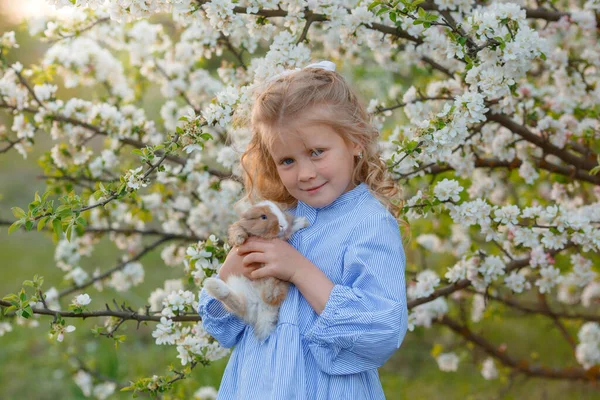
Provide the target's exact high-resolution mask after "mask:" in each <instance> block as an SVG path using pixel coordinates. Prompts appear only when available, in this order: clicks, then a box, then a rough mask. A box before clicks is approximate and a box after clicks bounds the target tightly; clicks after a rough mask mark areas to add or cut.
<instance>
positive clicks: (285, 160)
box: [281, 158, 294, 165]
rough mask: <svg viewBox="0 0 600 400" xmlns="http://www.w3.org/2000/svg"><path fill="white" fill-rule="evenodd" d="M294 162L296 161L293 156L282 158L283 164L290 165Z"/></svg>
mask: <svg viewBox="0 0 600 400" xmlns="http://www.w3.org/2000/svg"><path fill="white" fill-rule="evenodd" d="M288 161H290V162H289V163H288ZM293 162H294V160H292V159H291V158H285V159H283V160H281V164H283V165H290V164H291V163H293Z"/></svg>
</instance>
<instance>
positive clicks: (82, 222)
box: [77, 217, 87, 226]
mask: <svg viewBox="0 0 600 400" xmlns="http://www.w3.org/2000/svg"><path fill="white" fill-rule="evenodd" d="M77 223H78V224H79V225H83V226H86V225H87V222H86V221H85V218H83V217H79V218H77Z"/></svg>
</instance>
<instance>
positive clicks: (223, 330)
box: [198, 275, 248, 348]
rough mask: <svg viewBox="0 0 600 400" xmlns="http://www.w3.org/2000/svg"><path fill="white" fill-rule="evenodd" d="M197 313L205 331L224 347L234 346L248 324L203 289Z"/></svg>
mask: <svg viewBox="0 0 600 400" xmlns="http://www.w3.org/2000/svg"><path fill="white" fill-rule="evenodd" d="M216 277H218V275H217V276H216ZM198 314H200V317H201V318H202V325H203V326H204V329H205V330H206V332H208V333H209V334H210V335H211V336H212V337H214V338H215V339H217V341H218V342H219V343H220V344H221V346H223V347H226V348H229V347H233V346H235V345H236V344H237V343H238V342H239V341H240V339H241V337H242V334H243V333H244V329H246V326H248V324H246V322H244V320H242V319H241V318H240V317H238V316H237V315H235V314H233V313H231V312H229V311H227V309H226V308H225V306H223V303H221V302H220V301H219V300H217V299H215V298H214V297H212V296H211V295H209V294H208V293H207V292H206V290H204V289H202V290H201V291H200V299H199V301H198Z"/></svg>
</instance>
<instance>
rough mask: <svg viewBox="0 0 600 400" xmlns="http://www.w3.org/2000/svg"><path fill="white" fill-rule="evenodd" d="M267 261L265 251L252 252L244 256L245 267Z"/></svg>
mask: <svg viewBox="0 0 600 400" xmlns="http://www.w3.org/2000/svg"><path fill="white" fill-rule="evenodd" d="M265 262H266V257H265V255H264V253H250V254H248V255H247V256H245V257H244V259H243V260H242V263H243V264H244V266H245V267H249V266H250V265H251V264H254V263H258V264H259V265H260V264H264V263H265Z"/></svg>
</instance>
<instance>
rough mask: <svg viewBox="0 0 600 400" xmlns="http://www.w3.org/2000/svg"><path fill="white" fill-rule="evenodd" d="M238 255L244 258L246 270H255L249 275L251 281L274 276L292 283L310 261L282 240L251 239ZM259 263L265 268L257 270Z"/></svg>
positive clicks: (240, 247) (245, 243)
mask: <svg viewBox="0 0 600 400" xmlns="http://www.w3.org/2000/svg"><path fill="white" fill-rule="evenodd" d="M238 255H241V256H243V264H244V266H246V268H248V269H250V270H252V269H254V271H252V272H251V273H250V275H249V277H250V279H259V278H265V277H268V276H272V277H275V278H278V279H281V280H283V281H288V282H292V283H293V282H294V277H295V274H296V272H297V271H298V269H299V268H300V267H301V266H302V265H304V263H305V262H306V261H308V260H307V259H306V258H305V257H304V256H303V255H302V254H300V252H298V250H296V249H295V248H294V247H293V246H292V245H290V244H289V243H288V242H285V241H283V240H281V239H268V240H267V239H260V238H257V237H250V238H248V240H246V242H244V244H242V245H241V246H239V248H238ZM257 263H258V264H259V265H260V264H264V266H263V267H262V268H255V267H256V264H257Z"/></svg>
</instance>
